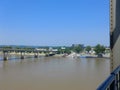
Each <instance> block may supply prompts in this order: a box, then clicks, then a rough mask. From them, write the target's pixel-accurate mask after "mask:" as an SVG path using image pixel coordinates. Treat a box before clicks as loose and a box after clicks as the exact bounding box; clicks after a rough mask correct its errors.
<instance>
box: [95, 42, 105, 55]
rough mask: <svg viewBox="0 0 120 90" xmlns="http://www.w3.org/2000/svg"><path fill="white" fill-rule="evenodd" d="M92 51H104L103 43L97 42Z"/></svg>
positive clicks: (97, 52)
mask: <svg viewBox="0 0 120 90" xmlns="http://www.w3.org/2000/svg"><path fill="white" fill-rule="evenodd" d="M94 51H95V52H96V54H100V53H104V52H105V47H104V46H103V45H100V44H98V45H96V46H95V48H94Z"/></svg>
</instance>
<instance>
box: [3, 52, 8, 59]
mask: <svg viewBox="0 0 120 90" xmlns="http://www.w3.org/2000/svg"><path fill="white" fill-rule="evenodd" d="M3 60H4V61H7V60H8V52H3Z"/></svg>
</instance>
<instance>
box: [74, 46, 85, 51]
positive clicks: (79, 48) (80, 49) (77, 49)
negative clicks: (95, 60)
mask: <svg viewBox="0 0 120 90" xmlns="http://www.w3.org/2000/svg"><path fill="white" fill-rule="evenodd" d="M82 50H83V48H82V46H80V45H79V46H75V47H73V51H74V52H76V53H80V52H81V51H82Z"/></svg>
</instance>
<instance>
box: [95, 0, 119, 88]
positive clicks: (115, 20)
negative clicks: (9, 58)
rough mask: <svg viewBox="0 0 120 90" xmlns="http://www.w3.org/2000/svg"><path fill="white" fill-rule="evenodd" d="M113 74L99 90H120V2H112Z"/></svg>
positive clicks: (111, 41)
mask: <svg viewBox="0 0 120 90" xmlns="http://www.w3.org/2000/svg"><path fill="white" fill-rule="evenodd" d="M110 47H111V66H110V69H111V73H110V75H109V77H108V78H107V79H106V80H105V81H104V82H103V83H102V84H101V85H100V86H99V87H98V88H97V90H120V0H110Z"/></svg>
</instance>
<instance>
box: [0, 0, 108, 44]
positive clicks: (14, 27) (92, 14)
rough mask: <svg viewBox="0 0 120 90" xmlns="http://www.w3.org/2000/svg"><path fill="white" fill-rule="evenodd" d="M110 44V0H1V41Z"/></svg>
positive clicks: (15, 42)
mask: <svg viewBox="0 0 120 90" xmlns="http://www.w3.org/2000/svg"><path fill="white" fill-rule="evenodd" d="M78 43H80V44H85V45H92V46H94V45H96V44H98V43H100V44H103V45H107V46H109V0H0V45H40V46H44V45H45V46H46V45H50V46H53V45H54V46H59V45H60V46H61V45H69V46H70V45H71V44H78Z"/></svg>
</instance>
